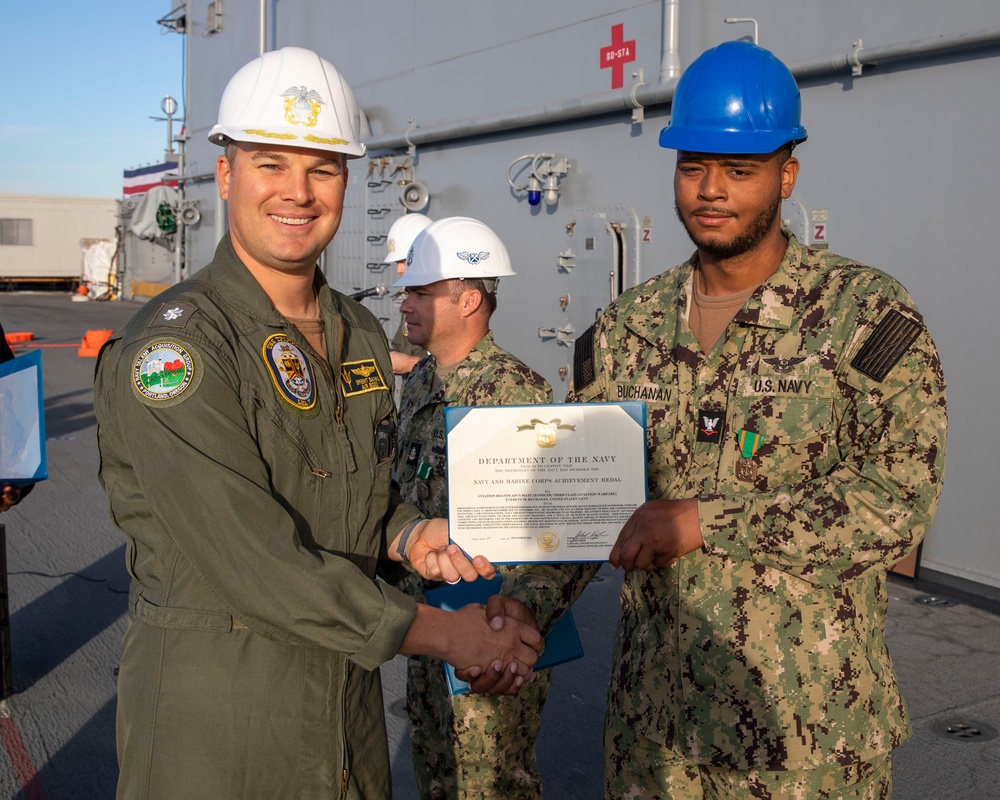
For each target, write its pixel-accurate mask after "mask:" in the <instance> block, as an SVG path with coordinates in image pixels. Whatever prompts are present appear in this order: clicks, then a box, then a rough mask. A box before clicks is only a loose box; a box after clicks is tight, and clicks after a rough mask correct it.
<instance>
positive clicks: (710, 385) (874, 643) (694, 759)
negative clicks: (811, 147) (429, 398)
mask: <svg viewBox="0 0 1000 800" xmlns="http://www.w3.org/2000/svg"><path fill="white" fill-rule="evenodd" d="M805 138H806V130H805V128H803V127H802V125H801V124H800V98H799V89H798V86H797V85H796V83H795V78H794V76H793V75H792V73H791V71H790V70H789V69H788V68H787V67H786V66H785V65H784V64H783V63H782V62H781V61H780V60H779V59H777V58H776V57H775V56H774V55H773V54H772V53H771V52H769V51H768V50H765V49H764V48H761V47H758V46H757V45H754V44H750V43H749V42H744V41H739V42H725V43H723V44H721V45H719V46H717V47H714V48H712V49H710V50H708V51H706V52H705V53H703V54H702V55H701V56H700V57H699V58H698V59H697V60H695V61H694V62H693V63H692V64H691V65H690V66H689V67H688V68H687V70H685V72H684V74H683V76H682V77H681V79H680V82H679V83H678V85H677V90H676V92H675V94H674V98H673V106H672V108H671V119H670V124H669V126H668V127H667V128H665V129H664V130H663V131H662V133H661V134H660V144H661V146H663V147H666V148H670V149H673V150H675V151H676V159H675V160H674V164H673V170H672V172H673V188H674V198H675V203H676V210H677V215H678V217H679V219H680V221H681V223H682V224H683V225H684V228H685V229H686V231H687V233H688V235H689V237H690V238H691V240H692V242H693V243H694V245H695V247H696V251H695V253H694V255H693V256H692V257H691V259H690V260H688V261H687V262H686V263H684V264H681V265H680V266H678V267H676V268H674V269H670V270H667V271H666V272H663V273H661V274H660V275H657V276H655V277H653V278H651V279H650V280H648V281H646V282H645V283H643V284H642V285H639V286H636V287H634V288H632V289H630V290H629V291H626V292H624V293H623V294H622V295H621V296H620V297H619V298H618V299H617V300H616V301H615V302H614V303H612V304H611V305H610V306H609V307H608V308H607V309H606V310H605V311H604V313H603V314H602V315H601V316H600V318H599V319H598V320H597V322H596V323H595V324H594V325H593V326H592V327H591V328H590V329H588V330H587V331H586V332H585V333H584V334H583V335H582V336H581V337H580V338H579V339H578V340H577V342H576V350H575V356H574V367H573V384H572V386H571V390H570V394H569V397H568V399H569V400H571V401H574V400H575V401H580V402H604V401H615V400H616V399H618V398H621V397H630V398H635V397H642V398H644V399H645V402H646V407H647V420H648V422H647V441H648V443H649V449H648V456H647V458H648V460H647V470H648V482H649V497H650V498H651V499H650V500H649V501H648V502H646V503H644V504H643V505H641V506H640V507H639V508H638V509H636V511H635V512H634V513H633V514H632V516H631V517H630V519H629V520H628V521H627V522H626V523H625V525H624V526H623V528H622V530H621V531H620V533H619V535H618V539H617V541H616V543H615V545H614V547H613V548H612V550H611V553H610V556H609V561H610V563H611V564H612V565H613V566H615V567H617V566H621V567H622V568H623V569H624V570H625V571H626V575H625V576H624V579H623V583H622V592H621V608H622V613H621V617H620V619H619V624H618V631H617V636H616V640H615V648H614V651H613V654H612V659H613V661H612V666H611V684H610V687H609V690H608V708H607V714H606V722H605V738H604V744H605V773H604V774H605V787H604V791H605V798H607V799H608V800H625V798H653V797H672V798H703V797H710V798H730V799H735V798H740V799H741V800H743V799H749V798H792V797H797V798H799V797H800V798H819V797H824V798H838V799H839V800H846V799H847V798H854V799H858V800H859V799H860V798H872V799H873V800H875V799H876V798H877V799H883V798H888V797H889V796H890V795H891V791H892V771H891V752H892V749H893V748H894V747H896V746H897V745H899V744H900V743H901V742H902V741H903V740H905V739H906V738H907V737H908V736H909V734H910V722H909V719H908V717H907V713H906V706H905V704H904V703H903V699H902V697H901V696H900V691H899V686H898V684H897V681H896V676H895V673H894V671H893V667H892V661H891V659H890V658H889V653H888V651H887V649H886V645H885V623H886V603H887V584H886V572H887V570H888V569H889V568H890V567H891V566H892V565H893V564H894V563H896V562H897V561H899V560H900V559H902V558H904V557H905V556H906V555H907V553H909V552H911V551H912V550H913V549H914V548H916V547H917V545H918V543H919V542H920V540H921V538H922V537H923V535H924V533H925V532H926V530H927V528H928V526H929V525H930V522H931V519H932V518H933V516H934V511H935V509H936V506H937V503H938V499H939V497H940V495H941V486H942V480H943V476H944V448H945V436H946V433H945V432H946V428H947V414H946V408H945V405H946V404H945V385H944V378H943V376H942V372H941V364H940V361H939V360H938V354H937V351H936V349H935V347H934V343H933V341H932V340H931V337H930V334H929V333H928V330H927V327H926V325H925V324H924V321H923V319H922V317H921V316H920V314H919V313H918V312H917V311H916V310H915V305H914V302H913V300H912V299H911V298H910V296H909V295H908V294H907V292H906V290H905V289H904V288H903V287H902V286H901V285H900V284H899V283H898V282H897V281H895V280H893V279H892V278H891V277H889V276H888V275H886V274H885V273H883V272H880V271H878V270H875V269H872V268H871V267H868V266H865V265H864V264H861V263H859V262H857V261H853V260H851V259H848V258H844V257H842V256H838V255H836V254H834V253H832V252H830V251H828V250H815V249H810V248H808V247H805V246H803V245H802V244H800V243H799V242H798V241H797V240H796V238H795V237H794V235H792V233H791V232H790V231H787V230H783V229H782V226H781V213H780V212H781V203H782V200H784V199H788V198H790V197H791V196H792V193H793V191H794V189H795V184H796V179H797V177H798V172H799V161H798V159H796V158H795V157H793V155H792V152H793V148H794V147H795V146H796V145H797V144H798V143H801V142H802V141H804V140H805ZM592 569H593V568H591V570H590V571H592ZM577 588H578V587H577ZM512 594H513V595H514V596H515V597H516V596H518V594H519V591H518V589H517V587H515V588H514V590H513V592H512ZM524 594H525V595H526V599H528V600H529V605H534V607H535V608H536V609H538V610H539V614H538V619H539V622H543V621H544V620H545V619H546V616H547V614H550V613H558V612H559V609H560V607H561V606H562V605H564V604H565V603H567V602H570V601H571V600H572V598H573V597H574V596H575V590H574V587H572V586H561V585H556V586H553V587H552V588H551V591H550V593H549V595H548V599H549V601H550V604H549V605H546V604H545V603H544V602H542V598H538V599H537V600H536V601H535V602H532V600H531V596H532V594H534V595H535V596H536V597H537V596H538V588H537V584H536V586H535V587H531V588H530V589H529V590H527V591H525V592H524ZM551 601H555V602H554V603H553V602H551ZM477 688H482V687H481V686H480V687H477Z"/></svg>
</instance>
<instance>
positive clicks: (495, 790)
mask: <svg viewBox="0 0 1000 800" xmlns="http://www.w3.org/2000/svg"><path fill="white" fill-rule="evenodd" d="M514 274H515V273H514V271H513V269H512V268H511V263H510V256H509V254H508V252H507V248H506V247H504V244H503V242H502V241H500V238H499V237H498V236H497V235H496V234H495V233H494V232H493V231H492V230H490V228H488V227H487V226H486V225H484V224H483V223H482V222H480V221H478V220H475V219H469V218H467V217H448V218H446V219H441V220H438V221H436V222H432V223H431V224H430V225H428V226H427V227H426V228H424V229H423V230H422V231H421V232H420V233H419V235H417V237H416V238H415V240H414V241H413V245H412V247H411V248H409V257H408V259H407V263H406V270H405V274H404V275H403V277H401V278H400V280H398V281H397V282H396V284H395V285H396V286H399V287H402V288H403V289H405V290H406V292H407V295H406V299H405V300H404V301H403V304H402V306H401V307H400V310H401V311H402V313H403V315H404V317H405V319H406V323H407V326H408V328H409V336H410V340H411V341H412V342H413V343H414V344H417V345H420V346H421V347H425V348H427V350H428V351H430V355H429V356H427V357H426V358H424V359H423V360H422V361H420V362H419V363H418V364H417V366H416V367H414V369H413V371H412V372H411V373H410V376H409V378H408V379H407V381H406V385H405V386H404V387H403V395H402V401H401V404H400V417H399V430H400V447H399V451H398V455H397V464H396V477H397V480H398V481H399V485H400V491H401V492H402V494H403V499H405V500H407V501H408V502H411V503H413V504H414V505H415V506H417V508H419V509H420V511H421V513H422V514H424V515H425V516H430V517H447V516H448V475H447V463H446V458H445V456H446V453H445V422H444V409H445V407H447V406H478V405H508V404H524V405H527V404H536V403H551V402H552V390H551V388H550V387H549V384H548V383H547V382H546V380H545V379H544V378H543V377H542V376H541V375H539V374H538V373H536V372H535V371H534V370H532V369H531V368H530V367H528V366H527V365H526V364H524V363H523V362H521V361H520V360H518V359H517V358H515V357H514V356H513V355H511V354H510V353H508V352H507V351H506V350H503V349H502V348H500V347H498V346H497V345H496V343H495V342H494V341H493V333H492V331H491V330H490V317H491V316H492V314H493V312H494V311H495V310H496V305H497V284H498V282H499V281H500V279H501V278H503V279H504V280H505V281H506V279H507V278H508V277H509V276H513V275H514ZM504 573H505V575H504V579H505V580H507V579H511V578H513V577H515V576H517V574H518V568H517V567H512V568H505V570H504ZM431 585H432V584H430V583H429V582H426V581H424V580H421V579H420V577H419V576H415V575H411V576H409V577H408V578H407V579H406V581H405V582H404V583H403V584H402V586H403V589H404V591H406V592H407V593H408V594H411V595H412V596H413V597H414V598H416V599H417V600H421V601H422V600H423V599H424V590H425V588H429V587H430V586H431ZM437 591H439V592H440V591H442V590H440V589H438V590H437ZM444 591H447V590H444ZM407 672H408V675H407V687H406V695H407V711H408V713H409V718H410V733H411V747H412V751H413V765H414V769H415V771H416V776H417V785H418V787H419V789H420V796H421V798H422V800H434V799H435V798H438V799H444V798H447V800H509V799H510V798H517V800H541V797H542V783H541V776H540V775H539V773H538V768H537V765H536V759H535V739H536V737H537V735H538V729H539V724H540V716H541V713H542V706H543V705H544V703H545V697H546V695H547V694H548V690H549V684H550V682H551V671H550V670H543V671H540V672H537V673H535V675H534V677H533V678H532V680H531V682H530V683H529V684H528V685H526V686H524V687H523V688H522V689H521V691H520V692H519V693H518V694H517V695H515V696H512V697H511V696H506V697H504V696H499V697H492V696H487V695H476V694H458V695H456V696H454V697H452V696H451V694H450V691H449V685H448V681H447V679H446V678H445V672H444V667H443V665H442V663H441V661H440V660H439V659H436V658H429V657H426V656H411V657H410V658H409V659H408V664H407Z"/></svg>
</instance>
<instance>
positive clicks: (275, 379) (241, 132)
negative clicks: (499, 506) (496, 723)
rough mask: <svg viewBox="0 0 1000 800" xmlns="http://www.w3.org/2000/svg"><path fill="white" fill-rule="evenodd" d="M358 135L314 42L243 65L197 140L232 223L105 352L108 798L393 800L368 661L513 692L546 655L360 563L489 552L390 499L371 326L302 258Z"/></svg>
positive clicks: (339, 191) (381, 368)
mask: <svg viewBox="0 0 1000 800" xmlns="http://www.w3.org/2000/svg"><path fill="white" fill-rule="evenodd" d="M359 131H360V111H359V109H358V106H357V103H356V102H355V100H354V97H353V95H352V93H351V90H350V89H349V87H348V86H347V85H346V84H345V83H344V82H343V81H342V79H341V78H340V75H339V74H338V73H337V71H336V70H335V69H334V67H333V66H332V65H331V64H330V63H329V62H327V61H325V60H323V59H321V58H320V57H319V56H317V55H316V54H315V53H312V52H310V51H308V50H302V49H299V48H285V49H283V50H279V51H275V52H271V53H266V54H265V55H263V56H261V57H260V58H257V59H255V60H254V61H252V62H250V63H249V64H248V65H246V66H245V67H244V68H242V69H241V70H240V71H239V72H237V73H236V75H235V76H234V77H233V78H232V80H231V81H230V83H229V85H228V86H227V88H226V91H225V93H224V95H223V98H222V102H221V105H220V109H219V124H218V125H216V126H215V127H214V128H213V129H212V130H211V132H210V134H209V138H210V140H211V141H213V142H215V143H216V144H219V145H223V146H225V148H226V151H225V155H224V156H220V158H219V159H218V163H217V168H216V177H217V179H218V183H219V193H220V196H221V197H222V199H224V200H227V201H228V214H229V233H228V234H227V235H226V236H224V237H223V238H222V240H221V242H220V244H219V247H218V250H217V251H216V255H215V259H214V260H213V262H212V263H211V264H210V265H209V266H208V267H206V268H205V269H203V270H201V271H200V272H198V273H197V274H195V275H193V276H192V277H190V278H189V279H187V280H185V281H184V282H183V283H180V284H178V285H176V286H174V287H171V288H170V289H168V290H167V291H166V292H164V293H163V294H161V295H160V296H159V297H157V298H154V299H153V300H152V301H151V302H150V303H149V304H147V305H146V306H145V307H143V309H141V310H140V311H139V312H138V313H137V314H136V315H135V316H134V317H133V319H132V320H131V321H130V322H129V323H128V325H127V326H126V328H125V329H124V330H123V331H120V332H118V333H117V334H116V335H115V336H113V337H112V338H111V339H110V340H109V341H108V343H107V344H106V345H105V346H104V348H103V349H102V351H101V353H100V356H99V358H98V366H97V376H96V382H95V392H94V394H95V401H94V402H95V411H96V414H97V419H98V424H99V429H98V444H99V448H100V455H101V469H100V480H101V483H102V485H103V486H104V488H105V490H106V491H107V493H108V495H109V498H110V504H111V514H112V517H113V518H114V521H115V523H116V524H117V525H118V526H119V527H120V528H121V530H122V531H123V532H124V533H125V535H126V537H127V540H128V546H127V567H128V569H129V572H130V574H131V576H132V584H131V591H130V596H129V627H128V630H127V632H126V634H125V639H124V653H123V657H122V661H121V668H120V671H119V682H118V756H119V762H120V766H121V775H120V780H119V785H118V797H119V798H120V799H121V800H135V799H136V798H145V799H147V800H151V799H153V798H163V800H178V798H184V800H199V799H200V800H226V799H231V800H245V798H249V797H260V798H304V797H313V798H353V799H355V800H357V799H359V798H379V800H388V798H389V797H390V795H391V787H390V771H389V758H388V752H387V750H388V747H387V739H386V732H385V725H384V719H383V716H382V713H383V712H382V693H381V686H380V682H379V671H378V666H379V665H380V664H381V663H383V662H385V661H387V660H389V659H391V658H393V657H394V656H395V655H396V654H397V653H403V654H407V655H409V654H417V653H420V654H428V655H433V656H436V657H441V658H444V659H446V660H449V661H451V662H452V663H454V664H455V665H456V666H467V667H475V668H477V669H482V670H483V671H488V670H490V669H491V668H492V669H493V674H496V673H497V671H498V670H497V669H496V666H495V665H496V663H497V662H500V664H499V666H500V669H501V670H504V671H503V674H502V678H503V681H504V682H505V683H506V686H505V687H504V690H510V691H514V690H516V688H517V687H518V685H519V683H520V682H521V681H523V679H524V677H526V676H527V674H528V672H529V669H530V665H531V664H533V663H534V661H535V657H536V652H537V650H538V649H540V641H539V637H538V634H537V632H536V631H535V630H534V629H532V628H530V627H527V626H522V625H521V624H520V623H518V622H516V621H515V620H513V619H511V620H509V621H508V624H507V625H505V626H504V628H505V631H500V632H496V631H493V630H492V629H491V628H490V626H489V624H488V623H487V622H486V619H485V615H484V614H483V613H482V611H481V609H480V610H476V609H472V608H470V609H463V610H462V611H459V612H455V613H446V612H443V611H441V610H439V609H435V608H431V607H428V606H425V605H418V604H416V603H415V602H414V601H413V600H412V599H411V598H409V597H407V596H406V595H405V594H403V593H402V592H400V591H399V590H397V589H395V588H393V587H391V586H389V585H388V584H386V583H382V582H377V581H376V579H375V576H376V571H377V570H378V571H382V570H384V569H385V568H386V566H387V565H388V564H389V562H390V559H391V560H394V561H396V562H402V561H409V562H410V563H411V566H412V567H413V568H414V569H417V570H418V571H419V572H420V573H421V574H423V575H425V576H426V577H428V578H433V579H438V580H445V581H452V582H456V581H457V580H458V579H459V578H465V579H469V580H471V579H475V578H476V577H478V576H479V575H490V574H492V572H493V568H492V566H491V565H489V564H488V562H485V560H483V559H477V561H476V564H475V565H474V564H473V563H470V562H469V561H468V560H467V559H466V558H465V557H464V556H462V555H461V553H460V552H459V551H458V548H456V547H454V546H452V547H446V545H447V522H446V520H442V519H437V520H426V519H424V518H423V517H421V516H420V515H419V512H418V510H417V509H416V508H414V507H413V506H411V505H406V504H402V503H400V502H399V500H398V496H397V495H396V494H395V492H394V489H393V486H392V485H391V470H392V467H393V463H394V460H395V459H394V456H395V440H396V431H395V419H396V413H395V408H394V406H393V401H392V392H391V390H390V388H389V383H390V382H391V377H390V375H391V368H390V362H389V352H388V347H387V343H386V340H385V334H384V333H383V331H382V329H381V326H380V325H379V323H378V321H377V320H376V319H375V318H374V317H373V316H372V314H370V313H369V312H368V311H367V310H366V309H364V308H362V307H361V306H360V305H358V304H357V303H355V302H353V301H351V300H350V299H348V298H346V297H344V296H343V295H341V294H339V293H337V292H334V291H332V290H331V289H330V287H329V286H327V284H326V282H325V280H324V279H323V277H322V274H321V273H320V272H319V270H318V269H317V268H316V263H317V259H318V258H319V256H320V254H321V253H322V252H323V250H324V249H325V248H326V246H327V245H328V244H329V242H330V240H331V239H332V238H333V236H334V234H335V233H336V231H337V227H338V225H339V224H340V218H341V213H342V210H343V201H344V190H345V187H346V184H347V163H346V159H348V158H356V157H360V156H362V155H364V153H365V149H364V145H363V144H361V143H360V141H359ZM397 567H398V563H397ZM389 577H391V578H392V579H398V574H394V575H390V576H389ZM508 627H509V628H510V633H506V628H508Z"/></svg>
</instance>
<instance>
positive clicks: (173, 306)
mask: <svg viewBox="0 0 1000 800" xmlns="http://www.w3.org/2000/svg"><path fill="white" fill-rule="evenodd" d="M197 310H198V307H197V306H195V305H194V304H192V303H164V304H163V305H161V306H160V308H159V309H158V310H157V312H156V313H155V314H154V315H153V318H152V319H151V320H150V321H149V325H148V326H147V327H150V328H183V327H184V326H185V325H187V324H188V320H189V319H191V317H192V316H194V313H195V312H196V311H197Z"/></svg>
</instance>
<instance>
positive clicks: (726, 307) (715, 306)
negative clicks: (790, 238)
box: [688, 272, 757, 353]
mask: <svg viewBox="0 0 1000 800" xmlns="http://www.w3.org/2000/svg"><path fill="white" fill-rule="evenodd" d="M692 284H693V285H694V299H693V302H692V303H691V310H690V312H689V313H688V325H690V326H691V330H692V331H693V332H694V335H695V338H697V340H698V343H699V344H700V345H701V349H702V350H704V351H705V352H706V353H710V352H711V351H712V348H713V347H715V343H716V342H717V341H719V337H720V336H722V333H723V331H725V330H726V328H727V327H728V326H729V323H730V322H732V321H733V317H735V316H736V312H737V311H739V310H740V309H741V308H743V304H744V303H745V302H746V301H747V300H748V299H749V298H750V295H752V294H753V293H754V291H755V290H756V288H757V287H756V286H751V287H750V288H749V289H744V290H743V291H742V292H736V293H735V294H723V295H707V294H702V291H701V275H700V274H699V273H698V272H695V274H694V280H693V281H692Z"/></svg>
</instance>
